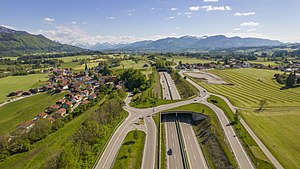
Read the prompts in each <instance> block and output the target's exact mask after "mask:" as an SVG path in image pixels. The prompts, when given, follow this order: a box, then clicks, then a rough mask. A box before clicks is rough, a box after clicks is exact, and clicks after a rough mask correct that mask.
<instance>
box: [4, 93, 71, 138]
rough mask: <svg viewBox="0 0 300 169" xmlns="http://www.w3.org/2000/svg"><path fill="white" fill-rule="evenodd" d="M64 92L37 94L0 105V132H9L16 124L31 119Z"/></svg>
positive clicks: (59, 97)
mask: <svg viewBox="0 0 300 169" xmlns="http://www.w3.org/2000/svg"><path fill="white" fill-rule="evenodd" d="M65 94H66V93H60V94H57V95H50V94H37V95H35V96H32V97H29V98H25V99H22V100H18V101H15V102H12V103H9V104H6V105H4V106H2V107H0V112H1V119H0V133H1V132H10V131H12V130H14V129H15V128H16V126H17V125H18V124H20V123H22V122H24V121H27V120H32V119H33V118H34V117H35V116H36V115H37V114H39V113H41V112H43V111H44V110H45V109H46V108H47V107H48V106H51V105H52V104H54V103H55V102H56V101H57V100H59V99H61V98H62V97H63V96H64V95H65Z"/></svg>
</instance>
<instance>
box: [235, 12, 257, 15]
mask: <svg viewBox="0 0 300 169" xmlns="http://www.w3.org/2000/svg"><path fill="white" fill-rule="evenodd" d="M250 15H255V12H237V13H235V14H234V16H250Z"/></svg>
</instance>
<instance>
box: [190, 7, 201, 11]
mask: <svg viewBox="0 0 300 169" xmlns="http://www.w3.org/2000/svg"><path fill="white" fill-rule="evenodd" d="M189 9H190V10H191V11H199V10H200V9H201V7H200V6H191V7H189Z"/></svg>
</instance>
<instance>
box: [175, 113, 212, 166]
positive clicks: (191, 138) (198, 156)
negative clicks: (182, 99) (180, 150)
mask: <svg viewBox="0 0 300 169" xmlns="http://www.w3.org/2000/svg"><path fill="white" fill-rule="evenodd" d="M191 120H192V117H191V116H185V117H179V118H178V121H179V125H180V128H181V131H182V136H183V142H184V146H185V149H186V153H187V157H188V161H189V166H190V169H200V168H201V169H208V167H207V164H206V161H205V158H204V155H203V152H202V150H201V147H200V145H199V142H198V140H197V137H196V134H195V132H194V129H193V126H192V124H191Z"/></svg>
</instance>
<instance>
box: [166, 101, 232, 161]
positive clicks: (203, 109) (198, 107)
mask: <svg viewBox="0 0 300 169" xmlns="http://www.w3.org/2000/svg"><path fill="white" fill-rule="evenodd" d="M167 111H192V112H198V113H202V114H205V115H208V116H210V118H211V126H212V128H211V131H212V132H213V133H214V134H215V135H216V137H217V139H218V141H219V143H220V145H221V147H222V149H223V151H224V153H225V154H226V156H227V158H228V159H229V161H230V163H231V164H232V165H233V166H237V163H236V161H235V159H234V155H233V153H232V152H231V151H230V149H229V143H228V142H227V141H226V139H225V134H224V132H223V130H222V126H221V124H220V122H219V119H218V117H217V115H216V114H215V113H214V112H213V111H212V110H211V109H210V108H209V107H207V106H205V105H203V104H200V103H193V104H189V105H185V106H180V107H177V108H174V109H171V110H167ZM200 146H201V147H202V149H203V150H204V151H206V150H207V147H205V145H203V144H202V143H201V144H200ZM207 154H209V153H208V152H204V155H206V156H205V158H206V160H208V161H211V159H210V157H209V156H207ZM208 163H209V164H212V161H211V162H208ZM210 167H213V166H210Z"/></svg>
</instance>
